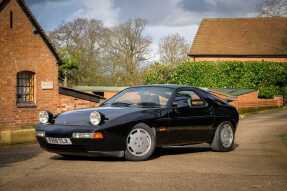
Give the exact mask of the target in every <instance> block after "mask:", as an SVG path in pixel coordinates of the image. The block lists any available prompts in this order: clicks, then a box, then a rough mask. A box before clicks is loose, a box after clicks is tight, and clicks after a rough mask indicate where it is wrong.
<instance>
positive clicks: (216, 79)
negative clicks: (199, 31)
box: [144, 61, 287, 98]
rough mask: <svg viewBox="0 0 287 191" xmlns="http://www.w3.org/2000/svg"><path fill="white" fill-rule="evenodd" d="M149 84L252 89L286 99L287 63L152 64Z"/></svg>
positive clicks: (265, 94)
mask: <svg viewBox="0 0 287 191" xmlns="http://www.w3.org/2000/svg"><path fill="white" fill-rule="evenodd" d="M144 80H145V83H146V84H158V83H173V84H185V85H192V86H196V87H208V88H253V89H257V90H259V96H260V97H263V98H271V97H273V96H275V95H279V94H281V95H284V94H285V96H287V94H286V93H287V63H278V62H191V61H186V62H184V63H181V64H178V65H176V66H173V65H170V64H159V63H156V64H153V65H151V66H150V67H149V68H148V69H147V70H146V71H145V75H144Z"/></svg>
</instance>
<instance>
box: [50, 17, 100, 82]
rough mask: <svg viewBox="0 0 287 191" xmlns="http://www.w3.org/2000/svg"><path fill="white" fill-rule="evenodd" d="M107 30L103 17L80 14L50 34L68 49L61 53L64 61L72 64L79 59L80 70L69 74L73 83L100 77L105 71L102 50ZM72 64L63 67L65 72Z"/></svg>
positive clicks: (53, 40) (53, 41)
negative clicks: (86, 16)
mask: <svg viewBox="0 0 287 191" xmlns="http://www.w3.org/2000/svg"><path fill="white" fill-rule="evenodd" d="M105 31H106V28H105V27H104V26H103V23H102V22H101V21H98V20H94V19H91V20H88V19H82V18H78V19H75V20H73V21H71V22H68V23H66V24H64V25H62V26H60V27H58V28H56V29H55V30H54V31H52V32H51V33H50V34H49V37H50V39H51V41H52V43H53V44H54V45H55V46H56V48H57V49H58V51H59V52H60V53H61V52H63V51H64V53H63V54H60V55H61V57H62V59H63V60H64V63H65V62H66V63H67V65H68V66H69V67H70V66H71V63H73V62H74V60H75V59H76V60H77V67H78V70H77V72H74V73H72V74H69V76H70V78H69V80H70V81H71V83H83V82H90V81H97V79H98V78H99V76H100V75H101V73H102V71H101V69H102V64H103V61H102V60H101V58H102V57H101V52H102V51H103V46H104V40H103V38H104V34H105ZM72 65H74V64H72ZM64 66H66V64H64ZM69 67H68V68H69ZM68 68H66V67H64V68H63V67H60V70H62V69H63V73H66V72H67V71H68ZM72 68H73V67H72ZM73 69H74V68H73ZM69 70H70V69H69ZM66 79H68V78H66Z"/></svg>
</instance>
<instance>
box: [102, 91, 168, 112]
mask: <svg viewBox="0 0 287 191" xmlns="http://www.w3.org/2000/svg"><path fill="white" fill-rule="evenodd" d="M172 92H173V90H172V89H171V88H167V87H135V88H128V89H125V90H123V91H122V92H120V93H118V94H117V95H115V96H114V97H112V98H111V99H109V100H107V101H106V102H104V104H103V106H107V105H108V106H115V107H120V106H126V107H128V106H137V107H164V106H166V105H167V103H168V100H169V98H170V96H171V94H172Z"/></svg>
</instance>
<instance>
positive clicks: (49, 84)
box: [41, 81, 54, 90]
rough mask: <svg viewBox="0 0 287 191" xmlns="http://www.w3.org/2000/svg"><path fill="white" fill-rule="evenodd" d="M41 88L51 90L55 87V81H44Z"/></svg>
mask: <svg viewBox="0 0 287 191" xmlns="http://www.w3.org/2000/svg"><path fill="white" fill-rule="evenodd" d="M41 88H42V90H51V89H53V88H54V83H53V81H42V82H41Z"/></svg>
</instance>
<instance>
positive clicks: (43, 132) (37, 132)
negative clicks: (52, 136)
mask: <svg viewBox="0 0 287 191" xmlns="http://www.w3.org/2000/svg"><path fill="white" fill-rule="evenodd" d="M36 136H37V137H45V131H36Z"/></svg>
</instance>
